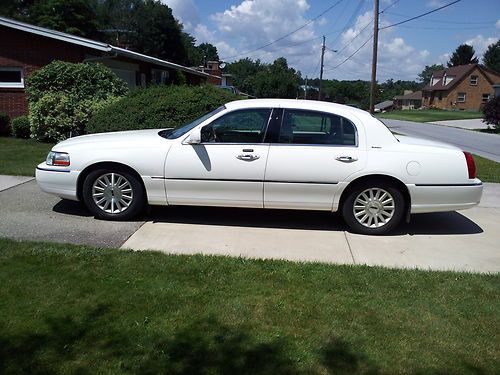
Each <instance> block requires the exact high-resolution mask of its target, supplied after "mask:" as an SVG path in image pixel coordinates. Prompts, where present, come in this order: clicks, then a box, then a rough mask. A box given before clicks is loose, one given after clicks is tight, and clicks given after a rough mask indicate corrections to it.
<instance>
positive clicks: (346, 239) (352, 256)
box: [344, 231, 357, 264]
mask: <svg viewBox="0 0 500 375" xmlns="http://www.w3.org/2000/svg"><path fill="white" fill-rule="evenodd" d="M344 237H345V241H346V242H347V247H348V248H349V252H350V253H351V258H352V263H353V264H357V263H356V260H355V259H354V254H353V253H352V249H351V244H350V243H349V239H348V238H347V233H346V231H344Z"/></svg>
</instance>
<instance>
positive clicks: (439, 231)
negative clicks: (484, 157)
mask: <svg viewBox="0 0 500 375" xmlns="http://www.w3.org/2000/svg"><path fill="white" fill-rule="evenodd" d="M145 220H149V221H153V222H160V223H162V222H163V223H177V224H199V225H200V224H201V225H221V226H241V227H253V228H285V229H302V230H321V231H324V230H327V231H346V230H348V228H347V226H346V225H345V224H344V222H343V220H342V218H341V217H340V215H339V214H338V213H335V214H332V213H330V212H324V211H295V210H262V209H251V208H222V207H191V206H189V207H187V206H183V207H181V206H171V207H153V208H152V209H151V211H150V213H149V214H148V215H147V218H145ZM482 232H483V229H482V228H481V227H480V226H479V225H477V224H476V223H475V222H473V221H472V220H470V219H469V218H468V217H466V216H464V215H462V214H460V213H458V212H456V211H453V212H436V213H428V214H417V215H412V217H411V222H410V223H409V224H407V223H403V224H401V225H400V226H399V227H398V228H397V229H396V230H395V231H394V232H393V233H391V234H389V235H390V236H391V235H392V236H394V235H404V234H409V235H467V234H477V233H482Z"/></svg>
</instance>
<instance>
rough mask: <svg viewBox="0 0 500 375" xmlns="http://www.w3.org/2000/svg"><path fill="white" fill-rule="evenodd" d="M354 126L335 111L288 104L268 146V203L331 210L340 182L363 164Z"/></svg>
mask: <svg viewBox="0 0 500 375" xmlns="http://www.w3.org/2000/svg"><path fill="white" fill-rule="evenodd" d="M365 155H366V152H365V151H363V150H360V149H359V148H358V143H357V131H356V127H355V125H354V124H353V122H351V121H350V120H348V119H346V118H344V117H341V116H337V115H334V114H331V113H324V112H317V111H305V110H295V109H285V110H284V112H283V115H282V120H281V127H280V132H279V139H278V142H277V143H272V144H271V146H270V148H269V156H268V161H267V168H266V176H265V180H264V207H265V208H292V209H306V210H332V208H333V200H334V196H335V193H336V191H337V184H338V183H339V182H341V181H345V179H346V178H347V176H349V175H351V174H352V173H354V172H356V171H359V170H360V169H362V168H363V167H364V165H365V163H366V158H365Z"/></svg>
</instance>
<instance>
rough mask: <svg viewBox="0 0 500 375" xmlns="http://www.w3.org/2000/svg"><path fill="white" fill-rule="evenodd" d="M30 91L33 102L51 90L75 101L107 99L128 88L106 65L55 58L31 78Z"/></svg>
mask: <svg viewBox="0 0 500 375" xmlns="http://www.w3.org/2000/svg"><path fill="white" fill-rule="evenodd" d="M26 92H27V93H28V101H29V102H30V104H31V103H36V102H38V101H39V100H40V99H41V98H42V97H43V96H44V95H46V94H47V93H49V92H53V93H60V94H65V95H67V96H71V97H73V98H74V99H75V100H89V99H107V98H108V97H110V96H123V95H126V94H127V92H128V87H127V84H126V83H125V82H124V81H123V80H121V79H120V78H118V77H117V76H116V75H115V74H114V73H113V72H112V71H111V70H110V69H109V68H108V67H106V66H104V65H102V64H98V63H79V64H73V63H69V62H64V61H53V62H51V63H50V64H48V65H45V66H44V67H43V68H42V69H40V70H37V71H36V72H34V73H33V74H32V75H31V76H30V77H29V78H28V80H27V87H26Z"/></svg>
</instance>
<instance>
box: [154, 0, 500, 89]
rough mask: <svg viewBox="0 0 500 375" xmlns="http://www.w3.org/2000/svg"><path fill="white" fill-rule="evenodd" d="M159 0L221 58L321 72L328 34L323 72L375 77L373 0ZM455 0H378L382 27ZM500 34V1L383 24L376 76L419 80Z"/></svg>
mask: <svg viewBox="0 0 500 375" xmlns="http://www.w3.org/2000/svg"><path fill="white" fill-rule="evenodd" d="M161 1H162V2H163V3H165V4H167V5H168V6H169V7H170V8H172V11H173V14H174V17H175V18H177V19H178V20H179V21H180V22H181V23H182V24H183V26H184V30H185V31H187V32H188V33H190V34H191V35H193V36H194V37H195V38H196V41H197V43H203V42H208V43H212V44H214V45H215V46H216V47H217V50H218V52H219V57H220V59H221V60H223V61H226V62H232V61H235V60H239V59H241V58H245V57H249V58H251V59H253V60H255V59H260V60H261V61H264V62H273V61H274V60H275V59H276V58H278V57H281V56H283V57H285V58H286V59H287V61H288V64H289V66H291V67H293V68H295V69H297V70H299V71H300V72H301V74H302V76H303V77H305V76H308V77H313V78H315V77H319V70H320V57H321V44H322V37H323V35H324V36H325V38H326V50H325V60H324V75H323V77H324V78H326V79H339V80H356V79H363V80H369V79H370V76H371V56H372V45H373V44H372V43H373V42H372V40H371V39H370V37H371V35H372V34H373V6H374V5H373V4H374V1H373V0H161ZM451 2H452V0H380V11H381V12H382V13H381V14H380V20H379V27H380V28H383V27H385V26H390V25H392V24H394V23H398V22H400V21H403V20H406V19H408V18H411V17H414V16H417V15H419V14H422V13H425V12H428V11H431V10H433V9H436V8H438V7H441V6H443V5H446V4H448V3H451ZM297 29H298V31H296V30H297ZM499 38H500V1H499V0H461V1H459V2H458V3H456V4H453V5H451V6H449V7H447V8H444V9H442V10H439V11H437V12H435V13H432V14H429V15H427V16H424V17H422V18H419V19H417V20H414V21H410V22H407V23H405V24H402V25H400V26H393V27H389V28H386V29H384V30H380V32H379V44H378V46H379V49H378V72H377V79H378V80H379V81H380V82H383V81H386V80H387V79H390V78H392V79H394V80H398V79H401V80H415V79H417V75H418V74H419V73H420V72H421V71H422V70H423V68H424V67H425V66H426V65H432V64H446V62H447V61H448V59H449V56H450V55H451V53H452V52H453V51H454V50H455V49H456V48H457V47H458V46H459V45H460V44H462V43H467V44H471V45H472V46H473V47H474V49H475V51H476V56H478V57H479V58H480V59H481V58H482V55H483V53H484V51H485V50H486V48H487V46H488V45H489V44H492V43H494V42H496V41H497V40H498V39H499ZM358 49H359V51H357V50H358ZM356 51H357V52H356ZM355 52H356V53H355ZM353 53H355V54H353ZM351 55H352V56H351Z"/></svg>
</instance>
